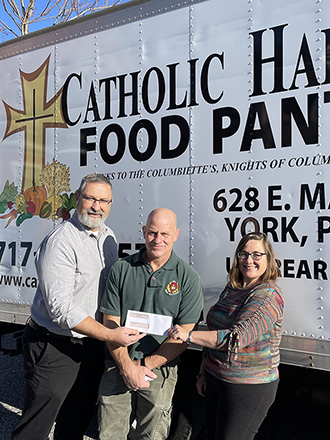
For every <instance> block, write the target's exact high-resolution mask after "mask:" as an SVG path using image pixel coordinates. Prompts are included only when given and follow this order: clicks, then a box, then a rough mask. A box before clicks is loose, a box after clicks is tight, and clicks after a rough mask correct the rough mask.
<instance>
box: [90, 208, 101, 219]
mask: <svg viewBox="0 0 330 440" xmlns="http://www.w3.org/2000/svg"><path fill="white" fill-rule="evenodd" d="M87 214H98V215H101V216H102V217H103V215H104V212H103V211H101V210H99V211H97V210H96V209H93V208H92V207H91V208H88V209H87Z"/></svg>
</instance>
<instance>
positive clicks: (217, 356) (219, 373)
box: [205, 282, 284, 384]
mask: <svg viewBox="0 0 330 440" xmlns="http://www.w3.org/2000/svg"><path fill="white" fill-rule="evenodd" d="M283 308H284V301H283V296H282V292H281V289H280V288H279V287H278V285H277V284H276V283H274V282H267V283H264V284H261V285H259V286H255V287H251V288H249V289H234V288H232V287H231V286H229V285H227V286H226V287H225V289H224V290H223V292H222V293H221V295H220V297H219V300H218V302H217V303H216V304H215V305H214V306H213V307H211V309H210V311H209V313H208V315H207V325H208V327H209V329H210V330H218V346H217V349H207V352H206V359H205V369H206V370H207V371H208V372H209V373H210V374H212V375H213V376H215V377H216V378H218V379H221V380H224V381H227V382H232V383H249V384H253V383H255V384H257V383H268V382H272V381H274V380H276V379H277V378H278V365H279V362H280V354H279V348H278V347H279V344H280V340H281V325H282V320H283Z"/></svg>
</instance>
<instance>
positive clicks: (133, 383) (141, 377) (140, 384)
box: [121, 362, 157, 391]
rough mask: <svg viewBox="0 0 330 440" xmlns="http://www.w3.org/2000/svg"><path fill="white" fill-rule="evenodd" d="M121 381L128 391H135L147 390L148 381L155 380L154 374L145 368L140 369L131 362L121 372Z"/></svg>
mask: <svg viewBox="0 0 330 440" xmlns="http://www.w3.org/2000/svg"><path fill="white" fill-rule="evenodd" d="M121 374H122V376H123V380H124V382H125V384H126V386H127V388H128V389H129V390H132V391H136V390H138V389H139V388H149V386H150V380H148V379H147V378H146V376H147V377H149V378H150V379H156V377H157V376H156V374H155V373H153V372H152V371H151V370H149V368H147V367H140V366H137V365H136V364H134V363H133V362H131V363H130V364H129V366H126V368H125V370H123V371H122V373H121Z"/></svg>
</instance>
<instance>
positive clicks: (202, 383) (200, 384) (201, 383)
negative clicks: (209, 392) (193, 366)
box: [196, 376, 206, 397]
mask: <svg viewBox="0 0 330 440" xmlns="http://www.w3.org/2000/svg"><path fill="white" fill-rule="evenodd" d="M196 388H197V391H198V394H199V395H200V396H203V397H205V391H206V379H205V376H200V377H199V378H198V379H197V382H196Z"/></svg>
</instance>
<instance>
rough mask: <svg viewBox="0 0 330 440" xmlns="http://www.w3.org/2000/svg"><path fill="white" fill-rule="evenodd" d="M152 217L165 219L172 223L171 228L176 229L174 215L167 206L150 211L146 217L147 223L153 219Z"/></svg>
mask: <svg viewBox="0 0 330 440" xmlns="http://www.w3.org/2000/svg"><path fill="white" fill-rule="evenodd" d="M154 219H159V220H161V221H166V222H168V223H170V224H172V225H173V228H174V229H176V224H177V220H176V215H175V214H174V212H173V211H171V210H170V209H167V208H157V209H154V210H153V211H151V212H150V214H149V215H148V218H147V225H148V224H150V222H152V221H154Z"/></svg>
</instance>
